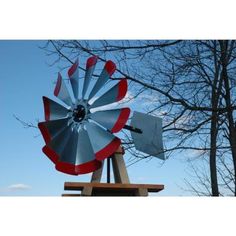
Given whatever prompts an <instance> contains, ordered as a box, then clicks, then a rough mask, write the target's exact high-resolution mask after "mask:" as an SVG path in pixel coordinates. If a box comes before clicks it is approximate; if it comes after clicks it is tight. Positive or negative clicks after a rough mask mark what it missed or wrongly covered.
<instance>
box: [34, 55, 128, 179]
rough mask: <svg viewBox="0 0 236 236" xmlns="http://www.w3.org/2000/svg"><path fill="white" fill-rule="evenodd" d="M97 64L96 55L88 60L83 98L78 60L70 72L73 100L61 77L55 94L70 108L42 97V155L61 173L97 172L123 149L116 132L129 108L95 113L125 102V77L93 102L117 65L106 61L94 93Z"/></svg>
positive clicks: (123, 122)
mask: <svg viewBox="0 0 236 236" xmlns="http://www.w3.org/2000/svg"><path fill="white" fill-rule="evenodd" d="M96 63H97V57H95V56H93V57H90V58H88V60H87V64H86V72H85V76H84V82H83V88H82V89H81V90H82V95H81V98H79V66H78V65H79V62H78V60H77V61H76V62H75V63H74V64H73V65H72V66H71V68H70V69H69V70H68V76H69V80H70V83H71V86H72V90H73V96H74V98H71V96H70V93H69V91H68V89H67V86H66V84H65V83H64V80H63V79H62V76H61V75H60V74H58V79H57V83H56V87H55V90H54V95H55V96H56V97H57V98H58V99H60V100H61V101H62V102H63V103H65V105H67V107H65V106H62V105H60V104H59V103H57V102H55V101H53V100H51V99H49V98H47V97H43V103H44V113H45V121H44V122H40V123H39V124H38V127H39V129H40V131H41V133H42V136H43V138H44V141H45V146H44V147H43V152H44V153H45V154H46V155H47V156H48V157H49V158H50V160H51V161H52V162H53V163H54V164H55V168H56V169H57V170H58V171H61V172H64V173H67V174H71V175H79V174H86V173H89V172H94V171H95V170H97V169H99V168H100V167H101V165H102V161H103V160H104V159H105V158H108V157H109V156H111V155H112V154H113V153H114V152H115V151H116V150H117V149H118V147H119V146H120V144H121V141H120V139H119V138H118V137H116V136H115V135H114V134H113V133H116V132H119V131H120V130H121V129H122V128H123V127H124V126H125V124H126V122H127V120H128V118H129V115H130V109H129V108H120V109H113V110H111V109H110V110H102V111H95V112H93V111H92V109H93V108H97V107H101V106H104V105H107V104H111V103H115V102H118V101H120V100H122V99H123V98H124V97H125V95H126V92H127V80H126V79H125V78H124V79H122V80H120V81H119V82H118V83H115V85H114V86H113V87H111V88H110V89H109V90H108V91H106V92H105V93H103V94H102V95H101V96H100V97H98V98H96V100H95V101H93V102H91V101H92V100H91V99H93V98H94V97H95V95H96V94H97V93H98V92H99V91H100V90H101V89H102V87H103V86H104V85H105V83H106V82H107V81H108V80H109V79H110V77H111V75H112V74H113V73H114V72H115V70H116V66H115V64H114V63H113V62H112V61H107V62H106V63H105V66H104V68H103V70H102V72H101V74H100V76H99V77H98V79H97V81H96V83H95V84H94V86H93V88H92V90H91V92H88V88H89V86H90V85H91V79H92V75H93V72H94V69H95V66H96ZM86 95H87V96H86Z"/></svg>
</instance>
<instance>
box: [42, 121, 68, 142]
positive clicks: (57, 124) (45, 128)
mask: <svg viewBox="0 0 236 236" xmlns="http://www.w3.org/2000/svg"><path fill="white" fill-rule="evenodd" d="M70 119H71V118H65V119H60V120H52V121H46V122H40V123H38V128H39V129H40V131H41V133H42V136H43V138H44V141H45V143H46V144H48V143H49V142H50V141H51V140H52V139H53V138H54V137H55V136H56V135H57V134H59V133H60V132H61V131H63V130H64V129H65V128H66V127H68V123H69V120H70Z"/></svg>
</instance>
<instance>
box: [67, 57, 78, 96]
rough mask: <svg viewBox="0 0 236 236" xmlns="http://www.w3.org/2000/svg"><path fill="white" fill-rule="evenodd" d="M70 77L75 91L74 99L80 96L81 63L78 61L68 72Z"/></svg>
mask: <svg viewBox="0 0 236 236" xmlns="http://www.w3.org/2000/svg"><path fill="white" fill-rule="evenodd" d="M68 76H69V78H70V83H71V87H72V90H73V94H74V98H75V99H77V98H78V96H79V61H78V59H77V60H76V61H75V63H74V64H73V65H72V66H71V67H70V69H69V70H68Z"/></svg>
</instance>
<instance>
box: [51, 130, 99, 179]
mask: <svg viewBox="0 0 236 236" xmlns="http://www.w3.org/2000/svg"><path fill="white" fill-rule="evenodd" d="M100 167H101V162H100V161H98V160H96V159H95V155H94V153H93V149H92V146H91V144H90V140H89V137H88V134H87V131H86V130H84V129H82V128H81V129H80V130H79V131H77V129H74V130H73V133H72V135H71V136H70V138H69V140H68V142H67V146H66V147H65V148H64V150H63V152H62V154H61V156H60V158H59V161H58V162H57V164H56V169H57V170H59V171H62V172H64V173H67V174H73V175H78V174H86V173H89V172H93V171H95V170H97V169H99V168H100Z"/></svg>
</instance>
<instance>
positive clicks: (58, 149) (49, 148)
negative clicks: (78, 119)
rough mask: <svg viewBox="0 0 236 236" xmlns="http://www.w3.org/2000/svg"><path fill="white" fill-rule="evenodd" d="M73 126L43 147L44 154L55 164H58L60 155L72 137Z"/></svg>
mask: <svg viewBox="0 0 236 236" xmlns="http://www.w3.org/2000/svg"><path fill="white" fill-rule="evenodd" d="M71 132H72V129H71V126H68V127H66V128H65V129H64V130H63V131H62V132H60V133H59V134H58V135H56V136H55V137H54V138H53V139H51V141H50V142H49V143H47V144H46V146H44V147H43V152H44V153H45V154H46V155H47V156H48V157H49V158H50V159H51V160H52V161H53V162H54V163H56V162H58V160H59V158H60V155H61V154H62V152H63V150H64V148H65V147H66V145H67V142H68V140H69V137H70V135H71Z"/></svg>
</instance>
